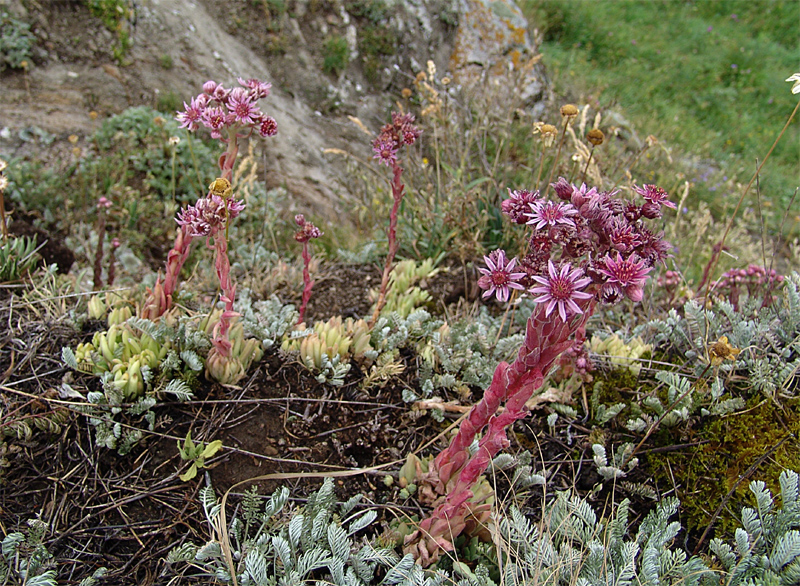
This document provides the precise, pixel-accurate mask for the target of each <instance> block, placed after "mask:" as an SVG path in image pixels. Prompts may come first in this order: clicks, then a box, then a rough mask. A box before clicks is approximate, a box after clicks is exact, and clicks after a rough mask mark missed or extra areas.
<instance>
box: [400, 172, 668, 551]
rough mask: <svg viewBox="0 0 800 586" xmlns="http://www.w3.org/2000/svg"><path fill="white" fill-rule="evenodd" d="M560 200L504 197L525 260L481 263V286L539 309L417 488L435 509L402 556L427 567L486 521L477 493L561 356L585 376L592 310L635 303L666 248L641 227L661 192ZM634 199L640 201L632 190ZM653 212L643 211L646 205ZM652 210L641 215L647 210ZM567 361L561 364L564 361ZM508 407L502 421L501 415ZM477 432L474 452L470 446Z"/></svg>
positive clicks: (561, 187)
mask: <svg viewBox="0 0 800 586" xmlns="http://www.w3.org/2000/svg"><path fill="white" fill-rule="evenodd" d="M553 187H554V189H555V192H556V194H557V195H558V196H559V198H560V199H561V200H562V201H560V202H551V201H546V200H544V198H542V197H541V195H540V194H539V192H530V191H509V198H508V199H507V200H506V201H504V202H503V203H502V210H503V212H504V213H506V214H507V215H508V216H509V217H510V218H511V220H512V221H514V222H515V223H517V224H527V225H529V226H531V230H532V234H531V236H530V244H529V247H528V250H527V252H526V254H525V255H524V256H523V257H522V258H521V259H519V263H517V259H511V260H508V259H507V257H506V253H505V251H503V250H495V251H493V252H492V253H491V254H489V255H488V256H486V257H484V259H485V261H486V268H482V269H480V272H481V277H480V279H479V280H478V285H479V286H480V287H482V288H483V289H485V290H486V293H484V297H488V296H491V295H492V294H494V295H496V296H497V298H498V299H499V300H501V301H505V300H507V299H508V298H509V295H510V293H511V290H512V289H516V290H523V289H525V290H528V291H529V292H530V293H531V294H532V295H535V296H536V297H534V301H535V302H537V303H539V305H538V306H537V307H536V308H535V309H534V310H533V311H532V312H531V315H530V317H529V318H528V321H527V324H526V327H525V337H524V340H523V344H522V347H521V348H520V350H519V352H518V354H517V357H516V359H515V360H514V361H513V362H512V363H511V364H509V363H507V362H501V363H500V364H499V365H498V366H497V368H496V369H495V372H494V376H493V377H492V382H491V384H490V385H489V387H488V388H487V389H486V390H485V392H484V394H483V397H482V398H481V400H480V401H478V403H476V404H475V405H473V407H472V409H470V411H469V413H468V414H467V416H466V417H465V419H464V420H463V421H462V422H461V425H460V426H459V430H458V433H457V434H456V435H455V436H454V437H453V438H452V439H451V441H450V445H449V446H448V447H447V448H446V449H445V450H443V451H442V452H440V453H439V455H438V456H437V457H436V458H435V459H434V460H433V461H432V462H430V464H429V466H428V470H427V472H425V473H419V474H418V478H417V479H416V482H417V484H418V491H419V493H418V494H419V495H420V499H422V498H423V497H425V499H426V500H427V501H430V502H431V504H433V505H434V506H435V509H434V510H433V512H432V513H431V515H430V516H429V517H426V518H425V519H423V520H422V521H421V522H420V524H419V528H418V529H417V530H416V531H414V532H413V533H411V534H410V535H408V536H406V538H405V540H404V550H405V551H406V552H407V553H411V554H412V555H413V556H414V557H415V558H416V559H417V562H418V563H420V564H422V565H423V566H428V565H430V564H431V563H433V562H435V561H436V560H437V559H438V558H439V556H440V554H441V551H442V550H444V551H452V550H453V549H454V548H455V539H456V538H457V537H458V536H459V534H460V533H462V532H463V531H470V530H471V529H470V524H474V521H473V520H478V522H482V521H483V520H485V519H488V514H489V511H488V508H489V505H488V504H487V503H486V502H485V496H484V495H483V494H482V491H481V490H480V488H479V483H480V480H481V475H482V474H483V473H484V472H485V470H486V468H487V467H488V465H489V463H490V462H491V460H492V458H493V457H494V456H495V455H496V454H497V453H498V452H499V451H500V450H501V449H504V448H506V447H508V446H509V445H510V442H509V440H508V437H507V429H508V428H509V427H510V426H511V425H513V423H514V422H515V421H517V420H519V419H522V418H523V417H525V416H526V414H527V407H526V404H527V401H528V400H529V399H530V398H531V396H532V395H533V393H534V392H535V391H536V390H537V389H540V388H541V387H542V385H543V384H544V380H545V377H546V376H547V375H548V373H549V372H550V371H551V370H552V368H553V367H554V366H555V364H556V362H557V361H558V360H559V357H562V358H563V359H564V360H573V361H574V363H575V370H577V371H578V372H579V373H582V374H585V373H586V371H587V370H588V369H590V368H591V363H590V362H589V360H588V356H586V353H585V350H584V349H583V342H584V340H585V338H586V322H587V320H588V319H589V317H590V316H591V315H592V314H593V313H594V311H595V308H596V307H597V303H598V302H604V303H616V302H618V301H619V300H620V299H622V298H623V297H628V298H629V299H631V300H633V301H641V299H642V295H643V289H644V283H645V281H646V280H647V276H648V273H649V272H650V271H651V270H652V268H653V265H654V264H655V263H656V262H658V261H663V260H664V259H665V258H666V257H667V255H668V252H669V250H670V245H669V244H668V243H667V242H665V241H664V240H663V238H662V234H660V233H658V234H656V233H653V232H651V231H650V230H648V229H647V228H645V226H644V224H643V220H645V219H650V217H651V216H653V215H654V214H653V213H652V209H651V208H652V206H656V207H658V212H659V213H660V207H661V206H663V205H669V204H670V203H671V202H669V201H668V200H667V195H666V192H664V191H663V190H660V189H659V188H655V187H654V186H645V187H646V189H644V191H645V193H642V196H643V197H644V198H645V203H644V204H642V205H638V204H636V203H634V202H632V201H625V200H622V199H620V198H617V197H616V195H617V192H616V191H614V192H598V191H597V190H596V189H587V187H586V185H581V186H576V185H572V184H570V183H568V182H567V181H566V180H565V179H563V178H562V179H559V180H558V182H557V183H555V184H553ZM637 192H639V193H641V192H640V191H639V190H638V188H637ZM648 206H649V207H648ZM648 209H649V210H650V211H645V210H648ZM565 353H566V356H564V354H565ZM501 405H504V406H505V409H504V411H503V412H502V413H499V412H498V408H499V407H500V406H501ZM479 433H482V436H481V438H480V440H479V441H478V447H477V450H473V449H472V447H471V446H472V445H473V443H474V442H475V440H476V439H477V436H478V434H479Z"/></svg>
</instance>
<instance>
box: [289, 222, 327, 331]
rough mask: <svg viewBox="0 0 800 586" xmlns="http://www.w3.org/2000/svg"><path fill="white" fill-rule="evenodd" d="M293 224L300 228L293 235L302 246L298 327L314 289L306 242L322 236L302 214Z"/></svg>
mask: <svg viewBox="0 0 800 586" xmlns="http://www.w3.org/2000/svg"><path fill="white" fill-rule="evenodd" d="M294 223H295V224H297V226H298V227H299V228H300V229H299V230H298V231H297V232H296V233H295V235H294V239H295V240H297V241H298V242H300V243H301V244H302V245H303V253H302V255H303V298H302V300H301V302H300V315H299V317H298V318H297V325H300V324H301V323H303V321H304V317H305V314H306V306H307V305H308V301H309V299H311V289H312V288H313V287H314V281H312V280H311V273H310V271H309V265H310V264H311V255H310V254H309V251H308V242H309V241H310V240H311V239H312V238H319V237H320V236H322V231H321V230H320V229H319V228H317V227H316V226H315V225H314V224H312V223H311V222H309V221H308V220H306V218H305V216H304V215H303V214H297V215H296V216H295V217H294Z"/></svg>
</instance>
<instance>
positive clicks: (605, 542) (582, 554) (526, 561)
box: [500, 492, 712, 586]
mask: <svg viewBox="0 0 800 586" xmlns="http://www.w3.org/2000/svg"><path fill="white" fill-rule="evenodd" d="M629 507H630V502H629V501H628V500H627V499H625V500H623V501H622V502H621V503H620V504H619V505H618V506H617V509H616V511H615V513H614V514H613V515H612V516H611V518H610V519H609V520H608V521H607V522H604V521H602V520H598V518H597V515H596V514H595V512H594V510H593V509H592V507H591V506H590V505H589V504H588V503H587V502H586V501H585V500H583V499H581V498H579V497H577V496H574V495H570V494H569V493H567V492H559V493H558V494H557V496H556V498H555V500H554V501H552V502H551V503H550V504H548V505H546V507H545V510H544V512H543V518H542V519H543V520H542V522H541V523H540V524H534V523H533V522H532V521H531V520H530V519H528V518H527V517H526V516H525V515H523V514H522V512H520V511H519V510H518V509H516V508H513V507H512V508H511V510H510V512H509V514H508V515H507V516H505V517H504V518H503V519H502V520H501V522H500V533H501V535H502V537H503V545H504V547H505V549H506V551H507V555H508V559H509V561H508V562H507V563H506V565H505V567H504V568H503V570H504V581H505V583H506V584H536V585H537V586H573V585H575V586H608V585H610V584H613V585H615V586H656V585H663V584H681V585H684V586H697V585H700V584H701V580H702V579H703V577H704V576H707V575H712V573H711V571H710V570H709V569H708V567H706V566H705V564H703V562H702V561H701V560H700V559H699V558H697V557H689V556H688V555H687V554H686V552H685V551H683V550H682V549H679V548H673V547H672V541H673V539H674V538H675V536H676V535H677V534H678V532H679V531H680V528H681V527H680V524H679V523H677V522H675V521H670V518H671V517H672V516H673V515H674V514H675V512H676V511H677V509H678V501H677V499H674V498H672V499H665V500H663V501H661V502H660V503H659V504H658V506H657V507H656V509H654V510H653V511H651V513H650V514H649V515H648V516H647V517H646V518H645V519H644V521H643V522H642V523H641V525H640V527H639V531H638V532H637V534H636V536H635V537H634V538H633V539H629V538H628V537H627V534H628V515H629V512H630V511H629Z"/></svg>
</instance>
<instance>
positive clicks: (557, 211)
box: [478, 177, 675, 321]
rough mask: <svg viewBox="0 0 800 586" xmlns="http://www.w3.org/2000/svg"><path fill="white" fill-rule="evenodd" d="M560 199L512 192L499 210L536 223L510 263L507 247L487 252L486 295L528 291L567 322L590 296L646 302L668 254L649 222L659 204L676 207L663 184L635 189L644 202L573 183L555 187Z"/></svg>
mask: <svg viewBox="0 0 800 586" xmlns="http://www.w3.org/2000/svg"><path fill="white" fill-rule="evenodd" d="M552 186H553V188H554V191H555V193H556V195H557V196H558V197H559V198H560V199H561V200H562V201H560V202H553V201H547V200H545V199H543V198H542V196H541V194H540V193H539V192H538V191H533V192H531V191H527V190H522V191H511V190H509V197H508V199H506V200H505V201H503V202H502V204H501V208H502V210H503V213H505V214H506V215H507V216H508V217H509V218H510V219H511V220H512V221H513V222H515V223H517V224H527V225H529V226H531V227H532V234H531V237H530V241H529V246H528V250H527V252H526V254H525V255H524V256H523V257H522V258H520V259H519V263H518V264H517V259H512V260H511V261H507V260H506V255H505V252H504V251H502V250H501V251H495V252H493V253H492V254H491V255H489V256H486V257H484V260H485V261H486V265H487V268H485V269H480V272H481V273H482V275H483V276H482V277H481V278H480V279H479V281H478V285H479V286H480V287H481V288H482V289H485V290H486V292H485V293H484V297H489V296H491V295H492V294H495V295H496V296H497V299H498V300H500V301H506V300H507V299H508V297H509V289H518V290H528V291H529V292H530V293H532V294H534V295H537V296H538V297H536V298H535V299H534V300H535V301H536V302H538V303H546V304H547V305H546V310H545V315H546V316H549V315H550V314H551V313H552V312H553V311H556V310H557V311H558V315H559V316H560V317H561V319H562V320H563V321H567V319H568V318H569V317H570V316H571V315H576V314H579V313H582V310H581V308H580V304H579V303H578V302H580V301H584V300H587V299H590V298H593V297H594V298H596V299H597V300H598V301H600V302H602V303H606V304H614V303H618V302H619V301H621V300H622V299H623V298H624V297H627V298H628V299H631V300H632V301H641V300H642V296H643V288H644V284H645V282H646V280H647V276H648V273H649V272H650V271H651V270H652V268H653V266H654V265H655V264H656V263H657V262H660V261H663V260H664V259H666V258H667V256H668V255H669V250H670V248H671V247H670V245H669V243H667V242H666V241H665V240H664V239H663V233H661V232H658V233H656V232H653V231H651V230H649V229H648V228H647V227H645V225H644V221H645V220H648V219H653V218H657V217H660V215H661V207H662V206H667V207H675V206H674V204H673V203H672V202H670V201H669V200H668V199H667V198H668V195H667V193H666V192H665V191H664V190H663V189H661V188H660V187H656V186H654V185H645V186H644V187H642V188H640V187H635V188H634V190H635V191H636V193H638V194H640V195H641V196H642V197H643V198H644V200H645V202H644V203H643V204H637V203H635V202H633V201H629V200H624V199H621V198H619V197H617V194H618V193H619V192H618V191H611V192H607V191H604V192H600V191H598V190H597V189H596V188H591V189H590V188H587V187H586V185H585V184H582V185H580V186H577V185H573V184H571V183H569V182H567V180H566V179H564V178H563V177H562V178H560V179H559V180H558V182H557V183H554V184H552Z"/></svg>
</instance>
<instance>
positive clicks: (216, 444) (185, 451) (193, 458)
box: [178, 430, 222, 482]
mask: <svg viewBox="0 0 800 586" xmlns="http://www.w3.org/2000/svg"><path fill="white" fill-rule="evenodd" d="M221 448H222V442H221V441H220V440H214V441H213V442H211V443H210V444H208V445H207V446H206V447H205V448H204V447H203V444H202V443H201V444H197V445H195V443H194V442H193V441H192V431H191V430H189V431H187V432H186V439H185V440H183V447H181V442H178V452H179V453H180V455H181V460H184V461H186V462H191V463H192V467H191V468H189V470H188V471H187V472H186V474H181V475H180V479H181V480H183V481H184V482H188V481H189V480H191V479H192V478H194V477H195V476H197V470H198V469H200V468H203V467H204V466H205V462H206V458H211V457H213V456H214V454H216V453H217V452H218V451H220V449H221Z"/></svg>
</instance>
